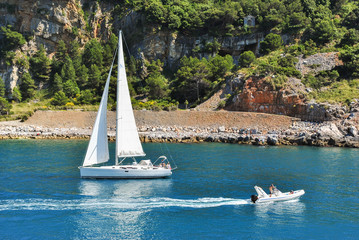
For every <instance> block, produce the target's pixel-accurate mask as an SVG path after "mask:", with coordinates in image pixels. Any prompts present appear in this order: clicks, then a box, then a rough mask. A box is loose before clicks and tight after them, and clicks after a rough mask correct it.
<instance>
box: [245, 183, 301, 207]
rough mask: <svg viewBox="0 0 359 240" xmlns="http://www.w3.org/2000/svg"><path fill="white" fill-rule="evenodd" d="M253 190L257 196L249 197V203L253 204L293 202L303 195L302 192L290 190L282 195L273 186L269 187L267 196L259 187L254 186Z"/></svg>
mask: <svg viewBox="0 0 359 240" xmlns="http://www.w3.org/2000/svg"><path fill="white" fill-rule="evenodd" d="M254 189H255V190H256V192H257V194H258V195H252V196H251V202H253V203H259V202H275V201H286V200H293V199H297V198H300V197H301V196H302V195H304V193H305V192H304V190H297V191H293V190H291V191H290V192H285V193H282V192H281V191H279V190H278V189H277V188H276V187H275V186H274V185H273V184H272V185H271V186H270V187H269V190H270V195H269V196H268V194H267V193H266V192H265V191H264V190H263V189H262V188H261V187H258V186H254Z"/></svg>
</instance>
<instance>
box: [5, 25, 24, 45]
mask: <svg viewBox="0 0 359 240" xmlns="http://www.w3.org/2000/svg"><path fill="white" fill-rule="evenodd" d="M0 29H1V32H2V33H3V34H4V36H5V41H4V50H5V51H9V50H13V49H15V48H17V47H20V46H21V45H24V44H25V43H26V40H25V38H24V36H22V34H21V33H18V32H16V31H12V30H11V26H10V25H9V26H7V27H1V28H0Z"/></svg>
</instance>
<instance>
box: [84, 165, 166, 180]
mask: <svg viewBox="0 0 359 240" xmlns="http://www.w3.org/2000/svg"><path fill="white" fill-rule="evenodd" d="M80 174H81V178H111V179H150V178H166V177H170V176H171V175H172V171H171V169H166V168H156V167H154V168H143V167H137V166H136V167H127V166H126V167H124V166H101V167H80Z"/></svg>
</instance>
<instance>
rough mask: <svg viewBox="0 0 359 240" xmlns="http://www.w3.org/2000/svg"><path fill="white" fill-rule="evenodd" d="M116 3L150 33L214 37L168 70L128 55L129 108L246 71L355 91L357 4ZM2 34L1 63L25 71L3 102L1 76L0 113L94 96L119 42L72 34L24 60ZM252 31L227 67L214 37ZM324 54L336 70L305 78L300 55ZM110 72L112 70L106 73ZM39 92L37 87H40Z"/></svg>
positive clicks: (206, 91) (197, 92) (187, 95)
mask: <svg viewBox="0 0 359 240" xmlns="http://www.w3.org/2000/svg"><path fill="white" fill-rule="evenodd" d="M112 3H113V1H112ZM88 4H89V3H85V5H86V6H85V5H84V6H83V8H84V9H85V11H84V13H83V14H84V17H85V20H87V18H88V16H89V15H90V14H91V13H89V12H88V10H86V9H90V8H89V7H88V6H87V5H88ZM96 4H98V3H96ZM114 4H115V8H114V11H113V18H114V19H116V18H122V17H124V16H125V15H126V14H128V13H129V12H130V11H138V12H142V13H143V14H144V15H145V17H146V19H147V24H151V25H153V26H155V28H156V29H157V31H159V30H161V29H167V30H169V31H179V32H181V33H182V34H185V35H195V34H203V33H208V34H209V35H212V36H214V37H215V38H214V39H215V40H214V41H213V42H210V43H207V45H206V48H205V49H193V50H192V53H193V55H192V56H185V57H183V58H182V59H181V61H180V63H179V65H178V68H177V69H176V70H175V71H172V72H168V71H167V70H166V69H165V67H164V63H163V62H161V61H160V60H156V61H152V62H142V61H140V60H139V59H135V58H134V57H133V56H130V55H127V52H126V61H127V66H128V69H127V71H128V78H129V82H130V90H131V95H132V96H137V97H136V99H133V104H134V106H135V107H136V108H148V109H155V110H156V109H167V110H171V109H175V108H177V106H178V104H183V106H186V107H187V105H190V106H195V105H196V104H198V103H200V102H202V101H204V100H205V99H207V98H208V97H209V96H210V95H211V94H212V93H213V92H214V91H216V90H217V89H218V88H219V87H220V86H221V85H222V84H223V82H224V80H225V78H226V77H227V76H230V75H232V74H233V73H235V72H236V71H238V70H240V71H242V72H245V73H247V74H256V75H262V76H267V75H271V76H272V75H274V76H276V78H272V79H271V83H272V85H273V87H274V88H281V87H283V86H285V84H286V81H287V78H288V77H291V76H292V77H296V78H299V79H301V80H302V82H303V83H304V84H305V85H306V86H307V87H310V88H312V89H313V92H312V93H311V94H309V95H308V97H314V98H316V99H317V100H320V101H332V102H342V103H346V104H347V103H349V102H350V101H351V100H352V99H353V98H354V97H356V98H358V80H356V79H357V78H358V77H359V60H358V59H359V58H358V56H359V44H358V41H359V3H358V1H354V0H237V1H234V0H232V1H231V0H227V1H220V0H218V1H217V0H181V1H179V0H146V1H139V0H128V1H125V2H123V1H115V3H114ZM248 15H252V16H255V21H256V26H255V27H249V26H248V25H244V22H243V21H244V17H246V16H248ZM87 28H91V27H90V26H87ZM0 31H1V33H2V35H3V36H4V38H3V44H1V48H0V54H1V56H2V57H3V58H4V59H6V63H7V64H8V65H17V66H18V67H20V68H21V69H22V70H23V74H22V77H21V84H20V85H19V86H18V87H16V88H15V89H13V92H12V95H11V96H12V98H11V99H6V96H10V95H9V94H8V93H6V91H5V87H4V86H3V84H1V83H2V81H0V112H1V114H9V113H10V110H11V104H9V102H8V100H11V101H13V102H26V101H29V100H31V99H34V98H39V97H40V98H44V99H49V101H48V102H47V107H51V106H61V107H63V106H65V107H66V108H71V107H73V106H75V105H87V104H96V103H98V101H99V96H100V95H101V92H102V89H103V85H104V82H105V80H106V78H107V74H108V71H109V67H110V65H111V61H112V58H113V53H114V51H115V48H116V44H117V37H116V36H115V34H112V35H111V37H110V38H109V39H108V40H107V41H102V40H98V39H92V40H90V41H89V42H87V43H86V44H85V45H84V46H80V45H79V44H78V41H73V42H67V43H65V42H63V41H60V42H59V43H58V47H57V52H56V53H55V56H54V57H53V58H52V59H51V60H50V59H49V58H48V57H47V54H46V51H45V49H44V48H43V47H42V46H40V47H39V50H38V51H37V52H36V53H35V54H33V55H32V56H31V57H28V56H26V55H25V54H23V53H22V52H21V51H17V52H15V50H16V49H19V47H20V46H21V45H23V44H25V43H26V41H27V40H29V39H27V38H25V37H24V36H22V35H21V34H20V33H18V32H16V31H15V30H14V29H13V28H12V27H11V26H7V27H1V29H0ZM75 32H76V31H75ZM255 32H262V33H264V34H265V36H266V37H265V39H264V41H263V42H262V43H261V48H260V55H257V56H256V55H255V54H254V53H253V52H251V51H244V52H243V53H242V55H241V58H240V59H239V62H238V63H236V64H235V63H234V60H233V58H232V56H230V55H225V54H219V53H220V51H219V50H220V46H221V44H220V43H219V42H218V41H217V40H216V39H217V37H225V36H227V37H230V36H238V35H241V34H249V33H255ZM74 34H75V33H74ZM280 34H288V35H290V36H291V37H292V39H293V42H292V43H291V44H290V45H288V46H283V40H282V38H281V37H280ZM30 37H31V36H30ZM198 51H205V52H207V53H208V54H209V55H210V56H211V57H209V58H207V59H206V58H198V57H196V56H198V55H196V53H197V52H198ZM329 51H338V52H340V53H341V54H340V56H341V60H342V61H343V63H344V65H343V66H342V67H338V68H337V69H333V70H331V71H322V72H319V73H315V72H312V73H309V74H307V75H305V76H302V75H301V73H300V72H299V71H298V70H297V69H296V68H295V64H296V62H297V57H298V56H299V55H304V56H310V55H313V54H315V53H319V52H329ZM115 74H116V68H114V71H113V76H115ZM115 79H116V78H115V77H112V78H111V86H112V87H113V88H112V90H111V92H110V100H109V101H110V103H114V101H115V92H114V91H115V90H114V89H115V88H114V85H115ZM38 89H42V91H41V92H40V93H39V91H38ZM339 96H340V97H339ZM139 99H141V101H140V100H139ZM144 100H145V101H144ZM146 100H147V101H146Z"/></svg>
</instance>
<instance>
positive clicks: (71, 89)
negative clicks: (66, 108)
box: [64, 80, 80, 98]
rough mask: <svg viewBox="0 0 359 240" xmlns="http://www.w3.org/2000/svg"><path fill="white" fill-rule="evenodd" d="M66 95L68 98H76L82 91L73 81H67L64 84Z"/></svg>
mask: <svg viewBox="0 0 359 240" xmlns="http://www.w3.org/2000/svg"><path fill="white" fill-rule="evenodd" d="M64 93H65V94H66V96H67V97H72V98H74V97H76V95H77V94H79V93H80V89H79V88H78V86H77V84H76V82H75V81H73V80H67V81H66V82H65V83H64Z"/></svg>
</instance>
